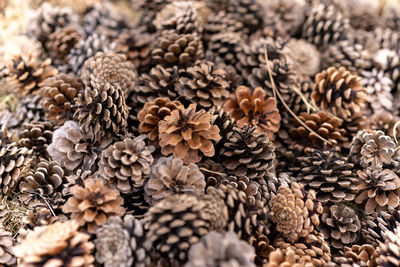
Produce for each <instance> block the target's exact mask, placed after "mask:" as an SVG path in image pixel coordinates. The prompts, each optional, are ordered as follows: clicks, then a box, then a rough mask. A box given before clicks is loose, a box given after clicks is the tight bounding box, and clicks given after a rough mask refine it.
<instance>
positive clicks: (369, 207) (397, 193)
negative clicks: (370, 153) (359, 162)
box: [356, 168, 400, 214]
mask: <svg viewBox="0 0 400 267" xmlns="http://www.w3.org/2000/svg"><path fill="white" fill-rule="evenodd" d="M357 175H358V177H359V179H358V190H359V193H358V196H357V198H356V203H358V204H362V206H364V211H365V213H366V214H371V213H373V212H374V211H378V210H387V208H388V207H391V208H397V207H398V206H399V205H400V178H399V176H397V174H396V173H394V172H393V171H391V170H389V169H384V170H381V169H376V168H366V169H364V170H358V171H357Z"/></svg>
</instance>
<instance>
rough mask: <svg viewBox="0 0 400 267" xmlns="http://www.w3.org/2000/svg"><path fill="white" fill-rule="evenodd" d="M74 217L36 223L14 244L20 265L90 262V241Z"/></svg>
mask: <svg viewBox="0 0 400 267" xmlns="http://www.w3.org/2000/svg"><path fill="white" fill-rule="evenodd" d="M78 228H79V223H77V222H76V221H74V220H70V221H66V222H64V223H60V222H56V223H53V224H51V225H48V226H39V227H35V229H34V230H33V231H32V232H30V233H29V234H28V236H27V237H26V238H25V239H24V240H22V242H21V243H20V244H19V245H17V246H15V247H14V253H15V256H16V257H17V258H18V264H19V265H20V266H50V265H54V266H66V267H72V266H82V267H83V266H93V263H94V257H93V255H91V254H92V252H93V249H94V244H93V243H92V242H90V241H89V239H90V235H88V234H86V233H82V232H78Z"/></svg>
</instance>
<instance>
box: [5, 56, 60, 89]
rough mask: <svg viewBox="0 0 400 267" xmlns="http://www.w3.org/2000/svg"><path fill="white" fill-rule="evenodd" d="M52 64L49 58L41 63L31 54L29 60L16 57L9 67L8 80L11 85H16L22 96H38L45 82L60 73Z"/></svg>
mask: <svg viewBox="0 0 400 267" xmlns="http://www.w3.org/2000/svg"><path fill="white" fill-rule="evenodd" d="M50 64H51V60H50V59H49V58H48V59H46V60H44V61H43V62H41V63H39V62H37V58H36V57H35V56H33V55H31V54H30V55H29V56H28V57H27V58H24V57H22V56H21V55H16V56H14V57H13V58H12V59H11V61H10V64H9V67H8V80H9V82H10V83H11V84H15V89H16V91H17V92H18V94H20V95H21V96H26V95H29V94H36V93H38V92H39V89H40V87H42V86H43V85H44V80H45V79H46V78H47V77H51V76H54V75H56V74H57V72H58V71H57V69H55V68H53V67H52V66H51V65H50Z"/></svg>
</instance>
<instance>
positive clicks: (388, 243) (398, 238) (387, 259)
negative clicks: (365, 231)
mask: <svg viewBox="0 0 400 267" xmlns="http://www.w3.org/2000/svg"><path fill="white" fill-rule="evenodd" d="M384 237H385V242H384V243H380V244H379V247H378V249H377V252H378V254H379V256H378V259H377V263H378V266H399V265H400V257H399V254H400V245H399V244H400V229H399V228H397V229H396V230H395V231H394V232H392V231H386V232H385V233H384Z"/></svg>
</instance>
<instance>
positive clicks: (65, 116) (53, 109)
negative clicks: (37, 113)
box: [41, 74, 83, 125]
mask: <svg viewBox="0 0 400 267" xmlns="http://www.w3.org/2000/svg"><path fill="white" fill-rule="evenodd" d="M82 90H83V84H82V82H81V80H80V79H79V78H78V77H77V76H75V75H74V74H59V75H57V76H55V77H51V78H48V79H46V81H45V84H44V86H43V87H42V89H41V97H42V98H41V105H42V107H43V109H44V110H45V112H46V116H47V118H48V119H49V120H54V121H56V124H57V125H61V124H63V123H64V122H65V121H67V120H70V119H71V118H72V115H73V114H74V112H75V107H74V105H75V97H76V96H77V95H78V93H79V92H80V91H82Z"/></svg>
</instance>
